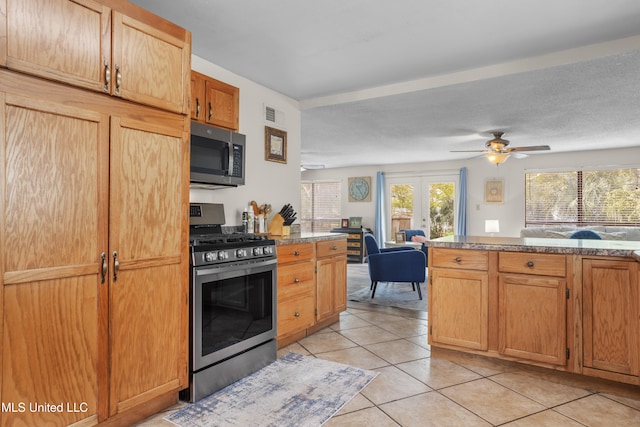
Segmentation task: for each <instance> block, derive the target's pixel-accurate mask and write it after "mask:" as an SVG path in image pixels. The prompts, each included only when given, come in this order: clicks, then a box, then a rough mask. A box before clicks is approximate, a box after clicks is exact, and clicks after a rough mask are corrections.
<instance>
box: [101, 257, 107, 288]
mask: <svg viewBox="0 0 640 427" xmlns="http://www.w3.org/2000/svg"><path fill="white" fill-rule="evenodd" d="M100 258H101V259H102V274H101V277H100V283H104V281H105V278H106V277H107V272H108V271H109V263H108V262H107V254H106V253H104V252H102V253H101V254H100Z"/></svg>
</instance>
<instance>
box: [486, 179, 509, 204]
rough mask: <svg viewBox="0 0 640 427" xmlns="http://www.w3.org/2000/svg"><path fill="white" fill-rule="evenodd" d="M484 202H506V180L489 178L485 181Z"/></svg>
mask: <svg viewBox="0 0 640 427" xmlns="http://www.w3.org/2000/svg"><path fill="white" fill-rule="evenodd" d="M484 202H485V203H488V204H502V203H504V180H503V179H487V180H486V181H485V183H484Z"/></svg>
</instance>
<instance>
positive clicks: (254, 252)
mask: <svg viewBox="0 0 640 427" xmlns="http://www.w3.org/2000/svg"><path fill="white" fill-rule="evenodd" d="M253 254H254V255H262V248H253Z"/></svg>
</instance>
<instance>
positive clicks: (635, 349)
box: [582, 259, 640, 379]
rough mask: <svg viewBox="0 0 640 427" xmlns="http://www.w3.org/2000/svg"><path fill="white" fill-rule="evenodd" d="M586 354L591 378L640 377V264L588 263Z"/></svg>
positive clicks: (584, 263) (585, 262) (584, 275)
mask: <svg viewBox="0 0 640 427" xmlns="http://www.w3.org/2000/svg"><path fill="white" fill-rule="evenodd" d="M582 280H583V291H582V292H583V303H582V307H583V312H584V314H583V322H582V328H583V330H582V335H583V354H584V368H585V371H588V373H589V374H591V375H595V376H599V377H604V378H610V379H618V378H616V376H615V374H622V375H632V376H638V375H640V366H639V364H640V362H639V360H638V354H639V353H640V345H639V340H640V328H639V325H638V317H639V316H640V307H639V301H638V300H639V293H638V263H637V262H635V261H624V260H613V259H584V260H583V261H582Z"/></svg>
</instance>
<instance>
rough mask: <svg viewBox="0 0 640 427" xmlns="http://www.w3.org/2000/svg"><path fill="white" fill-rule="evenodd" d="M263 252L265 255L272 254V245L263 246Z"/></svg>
mask: <svg viewBox="0 0 640 427" xmlns="http://www.w3.org/2000/svg"><path fill="white" fill-rule="evenodd" d="M264 254H265V255H273V247H272V246H265V247H264Z"/></svg>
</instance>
